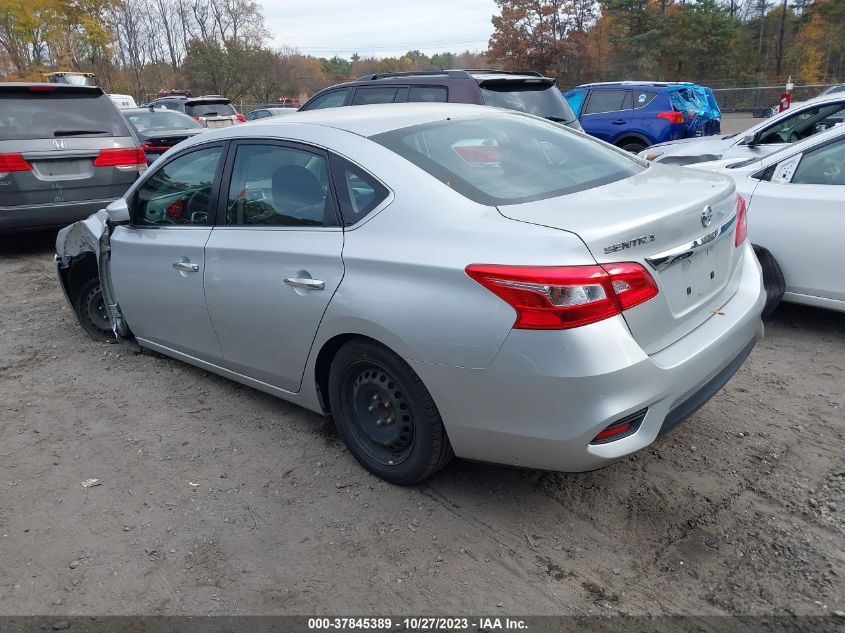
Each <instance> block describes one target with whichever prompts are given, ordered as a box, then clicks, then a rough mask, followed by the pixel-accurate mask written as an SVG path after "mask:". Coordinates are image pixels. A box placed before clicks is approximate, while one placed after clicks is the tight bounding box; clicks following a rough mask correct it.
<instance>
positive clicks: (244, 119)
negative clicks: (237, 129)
mask: <svg viewBox="0 0 845 633" xmlns="http://www.w3.org/2000/svg"><path fill="white" fill-rule="evenodd" d="M235 118H236V119H237V120H238V121H240V122H241V123H246V117H245V116H244V115H243V114H236V115H235Z"/></svg>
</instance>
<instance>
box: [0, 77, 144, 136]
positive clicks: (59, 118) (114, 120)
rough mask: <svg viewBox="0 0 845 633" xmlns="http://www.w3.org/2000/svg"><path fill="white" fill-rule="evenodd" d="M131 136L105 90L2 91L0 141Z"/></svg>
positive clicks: (0, 99) (0, 98) (0, 95)
mask: <svg viewBox="0 0 845 633" xmlns="http://www.w3.org/2000/svg"><path fill="white" fill-rule="evenodd" d="M67 136H75V137H85V136H131V133H130V132H129V128H128V127H127V126H126V122H125V121H124V120H123V117H121V116H120V113H119V112H118V111H117V108H116V107H115V106H114V104H113V103H112V102H111V99H109V98H108V96H106V95H105V94H104V93H102V92H100V91H94V90H85V91H84V92H72V91H71V90H38V91H29V90H26V89H24V90H19V91H17V90H16V91H0V141H18V140H25V139H35V138H59V137H67Z"/></svg>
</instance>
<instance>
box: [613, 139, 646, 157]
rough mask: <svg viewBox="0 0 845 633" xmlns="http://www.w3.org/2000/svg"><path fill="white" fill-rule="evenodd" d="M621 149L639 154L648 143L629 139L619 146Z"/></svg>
mask: <svg viewBox="0 0 845 633" xmlns="http://www.w3.org/2000/svg"><path fill="white" fill-rule="evenodd" d="M619 147H620V148H621V149H624V150H625V151H626V152H631V153H632V154H639V153H640V152H641V151H643V150H644V149H645V148H646V147H648V145H646V144H645V143H640V142H639V141H629V142H628V143H625V144H624V145H620V146H619Z"/></svg>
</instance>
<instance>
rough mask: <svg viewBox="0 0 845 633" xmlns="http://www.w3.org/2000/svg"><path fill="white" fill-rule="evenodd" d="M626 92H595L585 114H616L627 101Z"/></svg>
mask: <svg viewBox="0 0 845 633" xmlns="http://www.w3.org/2000/svg"><path fill="white" fill-rule="evenodd" d="M626 92H627V91H626V90H593V91H592V92H591V93H590V98H589V99H588V100H587V105H586V106H585V107H584V114H599V113H600V112H616V111H618V110H621V109H622V107H623V105H622V104H623V102H624V101H625V96H626V94H625V93H626Z"/></svg>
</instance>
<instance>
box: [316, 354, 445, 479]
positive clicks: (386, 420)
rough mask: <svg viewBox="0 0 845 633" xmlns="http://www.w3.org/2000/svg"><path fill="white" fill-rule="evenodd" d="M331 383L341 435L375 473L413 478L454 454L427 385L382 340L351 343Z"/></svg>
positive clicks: (337, 361)
mask: <svg viewBox="0 0 845 633" xmlns="http://www.w3.org/2000/svg"><path fill="white" fill-rule="evenodd" d="M328 387H329V388H328V391H329V404H330V406H331V411H332V417H333V418H334V423H335V427H336V428H337V432H338V435H340V437H341V439H342V440H343V442H344V443H345V444H346V446H347V448H348V449H349V452H350V453H352V455H354V456H355V459H357V460H358V462H359V463H360V464H361V465H362V466H363V467H364V468H366V469H367V470H369V471H370V472H371V473H373V474H374V475H376V476H378V477H381V478H382V479H385V480H387V481H389V482H392V483H395V484H400V485H409V484H414V483H417V482H419V481H422V480H423V479H426V478H427V477H430V476H431V475H433V474H434V473H435V472H437V471H438V470H440V469H441V468H443V466H445V465H446V464H447V463H448V462H449V461H450V460H451V459H452V457H454V453H453V452H452V446H451V444H449V438H448V437H447V436H446V429H444V428H443V421H442V420H441V419H440V413H439V412H438V411H437V406H436V405H435V404H434V400H432V398H431V394H430V393H429V392H428V389H426V388H425V385H424V384H423V382H422V380H420V378H419V376H417V375H416V373H414V370H413V369H411V368H410V367H409V366H408V364H407V363H406V362H405V361H404V360H402V359H401V358H400V357H399V356H397V355H396V354H394V353H393V352H392V351H390V350H389V349H387V348H386V347H384V346H383V345H380V344H378V343H376V342H375V341H371V340H369V339H363V338H362V339H354V340H352V341H350V342H348V343H346V344H345V345H344V346H343V347H341V348H340V349H339V350H338V352H337V354H336V355H335V357H334V359H333V361H332V364H331V368H330V369H329V385H328Z"/></svg>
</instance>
